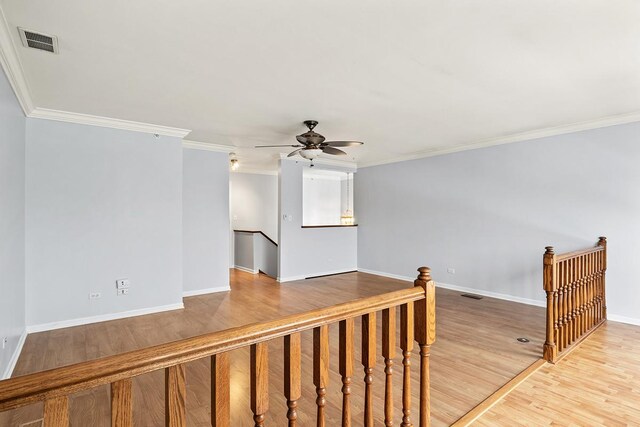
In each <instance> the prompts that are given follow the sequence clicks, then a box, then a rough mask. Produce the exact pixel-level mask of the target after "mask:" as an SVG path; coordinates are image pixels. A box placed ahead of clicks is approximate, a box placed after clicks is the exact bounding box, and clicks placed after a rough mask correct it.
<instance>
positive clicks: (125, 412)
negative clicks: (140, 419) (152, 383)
mask: <svg viewBox="0 0 640 427" xmlns="http://www.w3.org/2000/svg"><path fill="white" fill-rule="evenodd" d="M131 383H132V381H131V378H125V379H122V380H119V381H116V382H113V383H111V427H131V426H133V404H132V403H133V402H132V393H131Z"/></svg>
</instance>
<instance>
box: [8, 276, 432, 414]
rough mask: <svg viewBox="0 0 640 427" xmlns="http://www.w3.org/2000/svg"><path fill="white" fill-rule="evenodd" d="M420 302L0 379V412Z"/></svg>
mask: <svg viewBox="0 0 640 427" xmlns="http://www.w3.org/2000/svg"><path fill="white" fill-rule="evenodd" d="M424 298H425V289H424V288H422V287H420V286H415V287H413V288H409V289H402V290H398V291H393V292H389V293H385V294H381V295H376V296H372V297H367V298H361V299H358V300H355V301H350V302H346V303H342V304H338V305H334V306H330V307H325V308H319V309H315V310H311V311H307V312H304V313H298V314H291V315H287V316H283V317H280V318H278V319H275V320H270V321H267V322H261V323H253V324H249V325H245V326H240V327H235V328H231V329H226V330H222V331H217V332H211V333H208V334H204V335H200V336H196V337H191V338H186V339H182V340H179V341H174V342H170V343H166V344H160V345H156V346H153V347H148V348H144V349H140V350H134V351H130V352H127V353H122V354H118V355H113V356H108V357H103V358H100V359H96V360H91V361H87V362H82V363H77V364H74V365H70V366H65V367H60V368H55V369H50V370H47V371H43V372H37V373H33V374H29V375H25V376H20V377H17V378H12V379H8V380H4V381H0V412H1V411H6V410H9V409H15V408H19V407H21V406H25V405H28V404H31V403H35V402H38V401H42V400H44V399H51V398H55V397H58V396H65V395H69V394H71V393H75V392H78V391H83V390H87V389H90V388H93V387H97V386H100V385H105V384H109V383H112V382H115V381H118V380H122V379H126V378H131V377H134V376H138V375H142V374H145V373H148V372H152V371H156V370H159V369H163V368H168V367H171V366H175V365H177V364H182V363H186V362H191V361H194V360H198V359H201V358H203V357H207V356H212V355H214V354H218V353H222V352H226V351H230V350H234V349H238V348H241V347H246V346H249V345H253V344H257V343H262V342H265V341H268V340H270V339H273V338H278V337H282V336H285V335H289V334H293V333H296V332H301V331H306V330H309V329H313V328H316V327H319V326H323V325H328V324H330V323H335V322H338V321H342V320H345V319H349V318H353V317H357V316H361V315H365V314H368V313H373V312H376V311H379V310H384V309H387V308H391V307H395V306H398V305H400V304H407V303H409V302H414V301H419V300H422V299H424Z"/></svg>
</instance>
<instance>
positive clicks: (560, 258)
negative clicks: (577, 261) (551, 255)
mask: <svg viewBox="0 0 640 427" xmlns="http://www.w3.org/2000/svg"><path fill="white" fill-rule="evenodd" d="M604 250H605V248H604V246H594V247H592V248H587V249H580V250H577V251H573V252H565V253H563V254H559V255H556V262H558V261H564V260H565V259H569V258H575V257H578V256H581V255H588V254H592V253H595V252H601V251H604Z"/></svg>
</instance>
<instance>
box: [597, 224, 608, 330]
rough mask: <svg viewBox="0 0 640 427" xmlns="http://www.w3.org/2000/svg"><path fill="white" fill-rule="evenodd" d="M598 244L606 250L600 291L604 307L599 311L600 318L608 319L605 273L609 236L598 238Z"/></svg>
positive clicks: (603, 255)
mask: <svg viewBox="0 0 640 427" xmlns="http://www.w3.org/2000/svg"><path fill="white" fill-rule="evenodd" d="M598 246H602V247H603V248H604V250H603V251H602V276H601V280H600V292H599V294H598V295H599V296H600V299H601V301H602V308H601V310H600V312H599V313H598V314H599V315H600V316H599V317H600V319H604V320H606V319H607V294H606V279H605V274H606V271H607V238H606V237H604V236H601V237H600V238H598Z"/></svg>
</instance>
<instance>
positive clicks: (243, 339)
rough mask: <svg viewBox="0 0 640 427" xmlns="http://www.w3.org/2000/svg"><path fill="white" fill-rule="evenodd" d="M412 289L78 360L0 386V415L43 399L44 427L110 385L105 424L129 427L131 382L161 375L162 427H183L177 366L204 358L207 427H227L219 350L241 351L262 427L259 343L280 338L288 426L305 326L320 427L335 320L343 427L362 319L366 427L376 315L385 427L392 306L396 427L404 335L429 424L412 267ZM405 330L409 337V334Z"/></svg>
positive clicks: (431, 309) (265, 397) (65, 418)
mask: <svg viewBox="0 0 640 427" xmlns="http://www.w3.org/2000/svg"><path fill="white" fill-rule="evenodd" d="M419 271H420V276H418V279H417V280H416V281H415V286H414V287H413V288H409V289H401V290H397V291H393V292H389V293H386V294H382V295H376V296H373V297H368V298H362V299H358V300H355V301H350V302H347V303H343V304H338V305H335V306H330V307H326V308H321V309H316V310H311V311H308V312H305V313H300V314H293V315H289V316H284V317H281V318H278V319H274V320H270V321H267V322H262V323H254V324H250V325H245V326H241V327H237V328H231V329H227V330H223V331H218V332H213V333H209V334H204V335H201V336H197V337H192V338H186V339H182V340H180V341H175V342H171V343H167V344H162V345H157V346H153V347H149V348H145V349H140V350H135V351H131V352H128V353H124V354H120V355H114V356H109V357H105V358H102V359H98V360H93V361H88V362H83V363H78V364H75V365H71V366H66V367H61V368H56V369H52V370H48V371H44V372H39V373H35V374H30V375H25V376H22V377H17V378H13V379H9V380H5V381H0V412H2V411H6V410H9V409H14V408H18V407H21V406H25V405H28V404H31V403H35V402H38V401H43V402H44V425H45V426H55V427H58V426H67V425H68V424H69V411H70V409H69V397H68V396H69V395H70V394H72V393H75V392H79V391H84V390H88V389H91V388H94V387H97V386H100V385H105V384H110V385H111V404H112V408H111V409H112V410H111V423H112V426H114V427H115V426H117V427H129V426H131V425H132V424H133V402H134V400H135V396H133V395H132V378H133V377H135V376H138V375H142V374H145V373H149V372H153V371H158V370H161V369H163V370H164V371H165V425H166V426H171V427H174V426H185V425H186V419H187V414H186V408H187V404H186V381H187V378H186V363H188V362H191V361H195V360H199V359H203V358H207V357H208V358H210V363H211V424H212V425H213V426H216V427H221V426H229V425H230V423H231V413H230V390H229V384H230V362H229V352H230V351H232V350H235V349H238V348H243V347H250V376H251V378H250V380H251V381H250V384H251V386H250V387H251V410H252V411H253V420H254V424H255V426H263V425H264V424H265V418H266V415H267V411H268V409H269V362H268V360H269V356H268V342H269V341H270V340H273V339H275V338H280V337H284V365H285V366H284V386H285V389H284V394H285V398H286V400H287V408H288V411H287V414H286V418H287V420H288V425H289V426H295V425H297V420H298V414H297V401H298V400H299V399H300V397H301V390H302V389H301V335H300V332H302V331H307V330H313V344H314V352H313V382H314V384H315V386H316V394H317V398H316V404H317V426H324V425H325V406H326V399H327V398H326V396H327V387H328V384H329V325H331V324H334V323H339V353H340V354H339V367H340V375H341V377H342V395H343V396H342V410H343V411H342V425H343V426H350V425H351V382H352V376H353V359H354V357H353V356H354V348H353V346H354V328H355V325H354V319H355V318H358V317H361V319H362V328H361V329H362V331H361V332H362V352H361V355H362V365H363V368H364V382H365V394H364V425H366V426H373V425H374V420H375V417H376V416H378V414H377V413H376V412H375V411H374V409H375V408H374V405H373V392H372V388H373V386H374V384H373V372H374V369H375V366H376V336H377V331H376V313H377V312H378V311H382V314H383V322H382V323H383V332H382V336H383V343H382V353H383V354H382V355H383V357H384V358H385V375H386V376H385V405H384V417H385V424H386V425H391V424H392V421H393V402H392V399H393V392H392V384H391V375H392V368H391V367H392V365H393V358H394V356H395V333H396V332H395V319H396V317H395V313H396V309H397V307H398V306H399V307H400V308H401V310H400V315H401V321H400V323H401V333H400V347H401V348H402V350H403V352H402V354H403V368H404V369H403V370H404V372H403V393H402V396H403V405H402V408H403V424H402V425H403V426H408V425H411V419H410V415H411V382H410V365H411V362H410V357H411V351H412V349H413V341H414V339H415V340H416V341H417V342H418V344H419V345H420V349H421V351H420V374H421V378H420V406H419V407H420V425H421V426H422V427H426V426H428V425H429V422H430V420H429V418H430V416H429V415H430V409H429V400H430V399H429V346H430V345H431V344H432V343H433V341H434V340H435V285H434V283H433V281H432V280H431V277H430V274H429V269H428V268H426V267H422V268H421V269H420V270H419ZM414 327H415V335H414Z"/></svg>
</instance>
